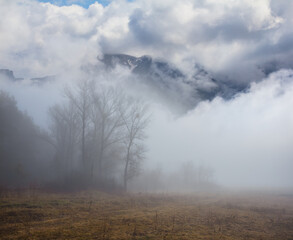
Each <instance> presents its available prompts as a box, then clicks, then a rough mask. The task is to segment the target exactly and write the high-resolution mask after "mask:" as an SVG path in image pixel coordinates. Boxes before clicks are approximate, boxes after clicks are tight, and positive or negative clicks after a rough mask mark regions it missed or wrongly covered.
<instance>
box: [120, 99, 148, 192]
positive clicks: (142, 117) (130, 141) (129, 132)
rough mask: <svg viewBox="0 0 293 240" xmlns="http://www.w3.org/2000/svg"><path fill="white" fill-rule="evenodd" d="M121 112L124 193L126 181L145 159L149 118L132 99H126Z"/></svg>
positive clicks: (139, 104)
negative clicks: (146, 130)
mask: <svg viewBox="0 0 293 240" xmlns="http://www.w3.org/2000/svg"><path fill="white" fill-rule="evenodd" d="M121 110H123V112H121V116H122V118H123V122H124V129H125V135H124V139H123V146H124V151H125V153H124V157H123V159H124V174H123V186H124V191H127V182H128V180H130V179H131V178H133V177H134V176H135V175H137V174H138V173H139V168H140V164H141V162H142V160H143V159H144V158H145V152H146V148H145V146H144V142H143V140H145V138H146V135H145V129H146V127H147V125H148V122H149V117H148V116H147V106H146V105H145V104H143V103H142V102H141V101H138V100H135V99H132V98H128V99H127V101H126V107H125V108H122V109H121Z"/></svg>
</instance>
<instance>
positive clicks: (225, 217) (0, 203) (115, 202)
mask: <svg viewBox="0 0 293 240" xmlns="http://www.w3.org/2000/svg"><path fill="white" fill-rule="evenodd" d="M0 239H119V240H120V239H121V240H122V239H137V240H139V239H141V240H143V239H145V240H147V239H180V240H181V239H215V240H220V239H223V240H224V239H258V240H260V239H264V240H269V239H274V240H276V239H280V240H286V239H287V240H289V239H291V240H293V196H291V195H287V196H282V195H276V194H270V195H269V194H250V195H248V194H241V195H239V194H229V195H224V194H222V193H217V194H207V193H205V194H193V195H170V194H130V195H123V196H118V195H109V194H105V193H100V192H81V193H75V194H49V193H35V192H34V193H31V192H22V193H11V192H10V193H6V194H2V196H1V199H0Z"/></svg>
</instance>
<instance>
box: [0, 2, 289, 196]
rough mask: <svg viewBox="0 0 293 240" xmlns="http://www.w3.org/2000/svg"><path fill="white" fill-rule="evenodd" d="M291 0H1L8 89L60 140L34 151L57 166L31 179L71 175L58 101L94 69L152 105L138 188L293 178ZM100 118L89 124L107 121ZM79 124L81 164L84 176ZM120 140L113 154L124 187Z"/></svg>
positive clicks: (91, 77)
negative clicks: (62, 158) (55, 122)
mask: <svg viewBox="0 0 293 240" xmlns="http://www.w3.org/2000/svg"><path fill="white" fill-rule="evenodd" d="M292 9H293V5H292V3H289V2H288V1H279V2H278V3H273V2H272V1H265V0H263V1H261V0H260V1H256V3H253V2H251V1H242V2H237V1H236V2H231V1H221V3H219V2H215V1H198V2H194V1H190V0H184V1H180V2H178V1H160V2H157V1H149V0H148V1H144V0H137V1H111V2H110V3H109V4H108V5H107V6H105V5H102V4H101V3H99V2H94V3H93V4H91V5H89V7H88V8H84V7H82V6H80V5H78V4H68V6H58V5H54V4H53V3H42V2H38V1H34V0H31V1H29V0H21V1H0V13H1V16H2V21H1V23H0V33H1V35H0V43H1V44H0V45H1V46H0V55H1V57H0V69H9V70H12V71H13V74H14V77H13V78H11V76H7V74H6V72H5V71H2V72H1V74H0V89H1V90H3V91H4V92H5V94H6V93H8V95H9V96H10V97H11V98H12V99H13V98H14V99H15V101H16V107H17V108H18V109H19V110H20V112H21V114H24V115H28V116H29V117H31V118H32V124H33V125H35V127H36V129H37V128H40V131H41V132H42V131H43V132H44V136H46V137H44V138H45V139H46V140H47V142H49V143H47V144H48V145H47V146H43V148H44V152H42V154H41V155H37V156H36V157H35V159H36V160H35V161H37V162H39V163H38V164H39V165H42V163H43V162H46V164H48V165H50V169H51V171H52V174H46V176H44V178H42V179H40V178H36V179H38V180H33V178H32V179H31V180H28V181H27V182H26V184H29V182H30V181H31V182H33V181H35V182H38V181H39V182H40V184H45V185H46V184H48V186H49V185H50V184H51V185H50V186H53V185H54V186H56V185H58V184H55V183H54V184H53V182H57V183H58V181H63V180H60V179H61V177H60V176H56V175H55V173H54V174H53V172H54V164H53V162H54V158H55V157H54V156H55V155H56V150H52V146H50V145H52V144H51V143H50V141H51V140H52V139H53V137H52V110H50V109H52V108H54V106H59V107H60V109H65V108H66V109H67V107H68V109H69V105H70V104H69V103H70V101H71V100H72V99H71V100H70V98H69V97H68V96H69V95H68V94H67V95H66V89H71V91H72V92H73V93H75V94H76V92H74V91H76V89H78V86H79V84H80V83H81V82H87V81H90V82H92V84H93V85H94V86H95V87H93V88H94V89H95V90H96V91H97V94H98V95H97V96H102V95H103V94H102V93H103V92H107V91H108V90H109V89H113V91H114V92H116V91H118V90H119V92H120V93H119V94H121V95H123V96H124V97H123V99H124V98H125V99H132V102H143V105H147V106H148V107H147V108H148V111H147V112H148V113H147V114H146V115H147V116H148V118H149V122H148V124H147V126H145V128H144V135H145V136H146V137H145V138H144V140H143V145H144V147H145V150H146V151H145V154H144V157H143V158H141V159H143V160H141V161H140V167H139V169H140V170H139V171H137V174H135V176H133V177H131V179H130V180H129V190H130V191H131V190H133V191H138V192H139V191H159V192H160V191H163V192H164V191H167V192H168V191H170V192H172V191H174V192H176V191H180V190H182V191H183V190H184V191H185V190H186V191H197V190H203V189H206V190H215V189H221V188H233V189H242V188H245V189H289V190H292V188H293V176H292V174H291V170H292V169H293V161H292V156H293V150H292V147H291V142H292V140H293V114H292V111H291V108H292V107H291V106H292V103H293V98H292V96H293V70H292V69H293V66H292V58H293V52H292V41H291V40H292V36H293V35H292V34H293V32H292V28H291V26H292ZM182 13H184V14H182ZM166 23H168V24H166ZM20 26H21V27H20ZM121 54H125V55H121ZM146 55H147V57H142V56H146ZM107 56H108V57H109V56H110V57H109V59H110V60H109V63H108V65H107V62H106V61H105V60H103V59H105V58H106V57H107ZM140 57H141V58H140ZM125 59H127V60H125ZM5 74H6V75H5ZM48 77H49V78H48ZM48 79H49V80H48ZM111 91H112V90H111ZM73 93H72V95H74V94H73ZM100 94H102V95H100ZM119 94H118V95H119ZM112 100H113V98H112ZM112 100H111V101H112ZM123 101H124V100H123ZM123 101H122V100H121V102H122V103H123ZM125 101H126V100H125ZM127 101H130V100H127ZM127 101H126V102H127ZM114 102H115V101H114ZM66 104H69V105H66ZM63 107H64V108H63ZM56 109H57V108H56ZM96 110H97V109H96ZM50 111H51V115H50ZM64 111H65V110H64ZM74 111H75V110H74ZM92 111H93V110H92ZM61 112H62V111H61ZM89 119H90V118H89ZM89 121H90V122H91V123H89V125H88V129H94V127H93V126H94V124H98V123H97V122H95V121H94V120H89ZM78 124H80V123H78ZM78 124H77V125H78ZM99 126H100V125H99ZM79 127H80V126H78V127H76V129H79ZM77 132H78V133H76V134H77V137H76V138H77V140H76V142H74V144H76V145H74V147H72V149H73V150H72V151H74V153H72V154H73V155H74V156H73V157H72V159H73V160H72V161H73V162H74V164H73V165H74V167H73V169H74V170H73V172H74V173H75V174H76V175H75V177H76V178H77V179H78V178H79V177H80V178H81V179H82V177H81V176H80V175H78V174H80V173H78V170H79V169H81V168H82V166H81V165H80V164H81V163H80V162H81V160H80V158H81V155H82V153H81V152H80V151H81V150H80V149H81V147H80V141H81V140H80V139H81V137H80V130H77ZM88 134H89V135H90V136H91V134H92V130H88ZM119 134H121V132H120V129H119V131H118V130H117V136H118V135H119ZM92 138H93V139H94V137H92ZM56 139H57V138H56ZM34 141H35V140H34ZM74 141H75V140H74ZM95 141H96V140H91V141H88V142H87V143H86V144H88V145H87V146H86V147H85V149H90V150H88V151H91V152H87V153H83V154H84V155H89V156H90V157H89V158H91V159H92V158H94V153H93V152H94V151H95V148H94V147H93V146H92V145H91V144H93V145H94V144H96V146H100V145H99V144H100V143H99V144H98V143H97V142H95ZM117 141H118V140H117ZM43 144H45V143H43ZM121 144H122V145H123V144H124V143H123V142H120V143H119V144H117V145H115V147H114V145H113V149H112V148H111V150H109V152H108V153H109V155H107V156H106V155H105V159H104V160H103V161H105V162H107V161H108V163H107V164H109V165H111V166H110V167H108V166H107V167H105V169H106V168H107V169H108V170H109V169H111V171H110V170H109V171H110V172H111V174H110V173H109V174H110V175H109V176H110V177H109V179H111V181H110V180H109V182H111V184H112V185H111V186H112V187H113V185H115V186H116V185H117V186H116V187H117V188H119V186H120V187H122V185H123V177H122V175H123V170H122V169H123V167H122V165H121V159H120V158H123V157H121V156H118V155H119V154H117V152H119V151H120V150H121V148H122V145H121ZM36 147H37V146H36ZM107 151H108V150H107ZM121 152H123V150H121ZM108 153H107V154H108ZM91 154H93V155H91ZM44 155H45V156H46V157H44ZM67 157H68V156H67ZM43 158H44V159H43ZM109 159H110V160H109ZM119 159H120V160H119ZM116 160H117V161H116ZM17 161H18V160H17ZM17 161H16V162H17ZM112 161H113V162H112ZM117 162H119V163H117ZM25 164H26V163H24V165H25ZM34 164H35V163H34ZM38 164H35V166H39V165H38ZM105 166H106V165H105ZM30 167H31V170H32V172H38V171H40V168H39V167H36V169H34V166H30ZM55 167H56V166H55ZM87 167H88V166H87ZM62 168H63V167H62ZM11 169H12V170H11ZM11 169H10V170H11V171H14V170H13V167H11ZM64 169H66V167H64ZM31 170H30V171H31ZM96 170H97V172H96V173H94V174H93V175H95V174H97V176H98V175H99V172H98V171H101V170H98V168H97V169H96ZM187 170H189V172H188V171H187ZM42 171H45V170H42ZM105 171H106V170H105ZM62 174H64V172H62V173H61V175H62ZM82 174H84V173H82ZM100 174H101V173H100ZM11 176H14V175H11ZM155 179H156V181H155ZM10 180H12V179H9V178H7V179H6V180H5V183H7V182H10ZM100 180H101V179H99V177H97V178H96V181H97V182H100ZM103 181H104V179H103ZM12 182H13V181H11V183H12ZM114 182H115V184H114ZM100 183H101V182H100ZM100 183H99V184H97V185H96V187H100ZM3 184H4V183H1V185H3ZM107 184H108V183H107ZM107 184H106V185H107ZM8 185H9V184H8ZM12 185H13V184H12ZM151 185H152V186H153V185H156V187H155V188H153V187H152V186H151ZM46 186H47V185H46ZM107 186H109V187H110V184H108V185H107Z"/></svg>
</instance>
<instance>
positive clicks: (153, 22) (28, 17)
mask: <svg viewBox="0 0 293 240" xmlns="http://www.w3.org/2000/svg"><path fill="white" fill-rule="evenodd" d="M0 6H1V10H0V11H1V18H2V21H1V24H0V32H1V37H0V42H1V46H0V53H1V58H0V67H2V68H10V69H12V70H15V71H16V72H17V73H19V74H25V75H30V76H31V75H34V76H35V75H46V74H47V75H52V74H56V73H60V72H62V71H63V72H65V71H69V70H70V69H71V68H72V66H74V67H75V68H78V67H79V66H80V65H82V64H86V63H88V62H91V63H94V62H95V60H96V59H95V57H96V56H97V55H98V54H101V53H103V52H111V53H114V52H116V53H117V52H119V53H129V54H134V55H143V54H148V55H152V56H154V57H160V58H165V59H168V60H170V61H171V62H173V63H174V64H177V65H180V64H181V63H182V62H183V61H186V60H188V61H194V62H198V63H199V64H201V65H203V66H204V67H205V68H207V69H209V70H210V71H212V72H213V73H214V74H215V75H216V76H217V77H218V78H220V79H226V80H227V79H228V80H231V81H242V82H251V81H255V80H260V79H262V78H263V77H264V75H265V74H264V70H263V69H264V68H265V66H268V63H272V62H274V63H275V64H274V67H275V68H276V69H280V68H282V67H292V64H291V63H288V60H291V59H292V55H293V53H292V50H291V49H292V41H291V40H292V34H293V30H292V28H291V27H290V26H292V12H293V11H292V10H293V7H292V3H290V2H288V1H281V2H280V4H276V3H273V2H272V1H268V0H258V1H251V0H245V1H231V0H225V1H213V0H206V1H196V2H194V1H191V0H183V1H175V0H172V1H159V2H158V1H153V0H148V1H146V0H137V1H134V2H128V1H123V0H119V1H118V0H117V1H112V2H111V3H110V4H109V5H108V6H102V5H101V4H99V3H98V2H95V3H93V4H92V5H90V6H89V8H88V9H84V8H82V7H80V6H78V5H71V6H63V7H59V6H56V5H52V4H50V3H39V2H36V1H28V0H17V1H1V2H0ZM290 62H292V61H290ZM266 70H267V71H269V70H268V69H266ZM244 73H246V74H244ZM265 73H266V72H265Z"/></svg>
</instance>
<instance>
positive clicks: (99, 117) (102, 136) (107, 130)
mask: <svg viewBox="0 0 293 240" xmlns="http://www.w3.org/2000/svg"><path fill="white" fill-rule="evenodd" d="M91 97H92V107H91V121H92V124H93V133H92V135H93V142H94V148H95V149H96V151H95V153H96V157H95V159H93V161H92V167H91V176H92V178H93V174H94V169H95V165H94V163H95V161H97V163H98V165H97V167H98V177H99V179H103V177H104V176H103V170H105V169H103V162H104V159H105V153H106V151H107V150H109V148H110V147H111V146H113V145H115V144H118V143H119V142H120V141H121V139H122V138H121V127H122V126H123V124H124V122H123V119H122V115H121V111H120V109H121V106H122V103H123V101H124V95H123V94H122V93H121V92H119V91H117V90H115V89H114V88H111V87H110V88H105V87H100V88H99V89H93V91H92V94H91Z"/></svg>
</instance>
